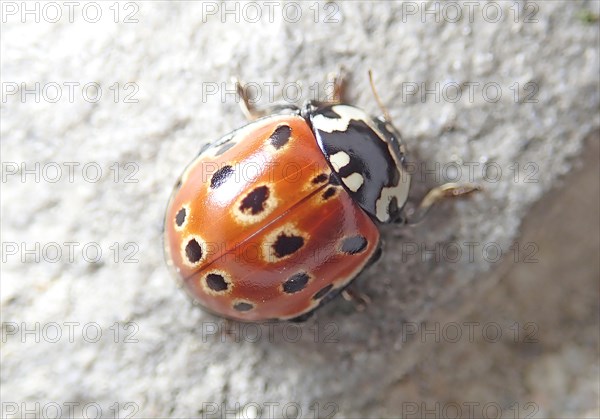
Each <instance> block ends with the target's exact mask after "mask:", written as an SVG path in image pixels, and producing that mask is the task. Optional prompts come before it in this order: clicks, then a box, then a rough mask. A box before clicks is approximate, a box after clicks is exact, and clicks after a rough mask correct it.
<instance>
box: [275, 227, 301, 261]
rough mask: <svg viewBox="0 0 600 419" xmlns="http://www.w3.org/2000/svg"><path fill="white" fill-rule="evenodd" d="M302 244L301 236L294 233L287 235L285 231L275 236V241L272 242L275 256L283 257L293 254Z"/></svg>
mask: <svg viewBox="0 0 600 419" xmlns="http://www.w3.org/2000/svg"><path fill="white" fill-rule="evenodd" d="M302 246H304V238H303V237H301V236H294V235H290V236H288V235H287V234H285V233H281V234H280V235H279V236H277V239H276V240H275V243H273V250H274V251H275V256H277V257H278V258H283V257H285V256H289V255H291V254H293V253H294V252H296V251H297V250H298V249H300V248H301V247H302Z"/></svg>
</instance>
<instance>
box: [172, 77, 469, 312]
mask: <svg viewBox="0 0 600 419" xmlns="http://www.w3.org/2000/svg"><path fill="white" fill-rule="evenodd" d="M371 82H372V80H371ZM335 86H336V88H337V87H339V86H340V82H339V80H336V84H335ZM241 93H242V98H243V99H244V103H243V105H245V106H246V107H245V108H244V109H245V110H246V111H247V113H250V114H252V112H251V111H250V107H249V105H248V101H247V97H246V96H245V95H244V93H245V92H244V91H241ZM374 94H375V95H376V99H377V100H378V102H379V103H380V101H379V98H378V96H377V94H376V92H375V90H374ZM380 106H382V105H381V103H380ZM382 109H383V110H384V115H387V111H386V110H385V108H383V106H382ZM405 156H406V149H405V146H404V144H403V143H402V141H401V139H400V135H399V134H398V132H397V130H396V129H395V128H394V127H393V126H392V124H391V123H390V121H389V116H388V117H387V118H386V117H371V116H369V115H368V114H367V113H366V112H364V111H363V110H361V109H359V108H357V107H354V106H351V105H347V104H344V103H341V101H340V100H339V90H337V89H336V96H335V97H334V100H333V101H332V102H307V103H306V104H305V105H303V106H302V107H301V108H298V107H295V106H288V107H286V108H285V109H281V110H279V111H278V112H276V113H274V114H271V115H268V116H265V117H262V118H259V119H257V120H255V121H253V122H251V123H249V124H248V125H246V126H244V127H242V128H239V129H237V130H235V131H233V132H231V133H229V134H227V135H225V136H223V137H221V138H220V139H218V140H217V141H214V142H213V143H211V144H209V145H207V146H205V147H204V148H203V149H202V150H201V151H200V153H199V154H198V155H197V156H196V157H195V159H194V160H193V161H192V162H191V163H190V164H189V165H188V166H187V168H186V169H185V171H184V172H183V174H182V175H181V177H180V178H179V180H178V182H177V184H176V187H175V189H174V191H173V193H172V195H171V198H170V200H169V203H168V207H167V211H166V216H165V223H164V250H165V255H166V260H167V264H168V265H169V267H170V268H171V269H172V270H173V271H174V273H175V276H176V277H177V278H178V280H179V281H180V283H182V285H183V287H184V289H186V290H187V292H188V293H189V294H190V295H191V296H192V298H193V299H194V300H195V301H197V302H199V303H200V305H202V306H203V307H204V308H205V309H207V310H208V311H210V312H212V313H214V314H217V315H220V316H222V317H226V318H229V319H235V320H239V321H263V320H295V321H301V320H304V319H306V318H307V317H309V316H310V315H311V314H312V313H313V311H314V310H315V309H316V308H318V307H319V306H321V305H322V304H324V303H325V302H327V301H329V300H330V299H332V298H333V297H334V296H336V295H337V294H339V293H340V292H341V291H342V290H343V289H344V288H345V287H346V286H347V285H348V284H349V283H350V282H351V281H352V280H353V279H354V278H356V277H357V276H358V275H359V274H360V273H361V272H362V271H363V270H364V269H365V268H366V267H368V266H369V265H371V264H373V263H374V262H375V261H377V260H378V258H379V257H380V256H381V253H382V250H381V239H380V234H379V227H380V226H382V225H385V224H390V223H397V222H401V221H403V217H402V216H401V211H402V208H403V207H404V204H405V203H406V201H407V197H408V192H409V189H410V175H409V173H408V171H407V168H406V163H405ZM447 190H448V191H450V194H454V195H457V194H462V193H465V190H461V189H460V188H457V187H456V185H452V186H451V187H450V188H447ZM457 191H458V193H457Z"/></svg>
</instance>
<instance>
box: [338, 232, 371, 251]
mask: <svg viewBox="0 0 600 419" xmlns="http://www.w3.org/2000/svg"><path fill="white" fill-rule="evenodd" d="M366 248H367V239H365V238H364V237H363V236H353V237H347V238H345V239H344V241H343V242H342V248H341V250H342V252H344V253H347V254H349V255H355V254H357V253H360V252H362V251H363V250H365V249H366Z"/></svg>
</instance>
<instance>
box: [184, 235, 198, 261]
mask: <svg viewBox="0 0 600 419" xmlns="http://www.w3.org/2000/svg"><path fill="white" fill-rule="evenodd" d="M185 255H186V256H187V258H188V260H189V261H190V262H191V263H197V262H198V261H199V260H200V259H202V246H200V243H198V241H197V240H196V239H191V240H190V241H189V242H188V244H187V245H186V246H185Z"/></svg>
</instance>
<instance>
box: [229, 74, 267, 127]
mask: <svg viewBox="0 0 600 419" xmlns="http://www.w3.org/2000/svg"><path fill="white" fill-rule="evenodd" d="M233 81H234V83H235V89H236V90H237V94H238V96H239V97H240V99H242V100H241V101H240V102H239V104H240V108H241V109H242V113H243V114H244V116H245V117H246V119H248V120H249V121H254V120H256V119H258V118H260V117H262V116H265V115H266V112H265V111H261V110H258V109H256V107H255V106H254V104H252V103H251V102H250V97H249V96H248V90H247V89H246V88H245V87H244V86H243V85H242V83H241V82H240V80H239V79H238V78H237V77H234V78H233Z"/></svg>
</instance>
